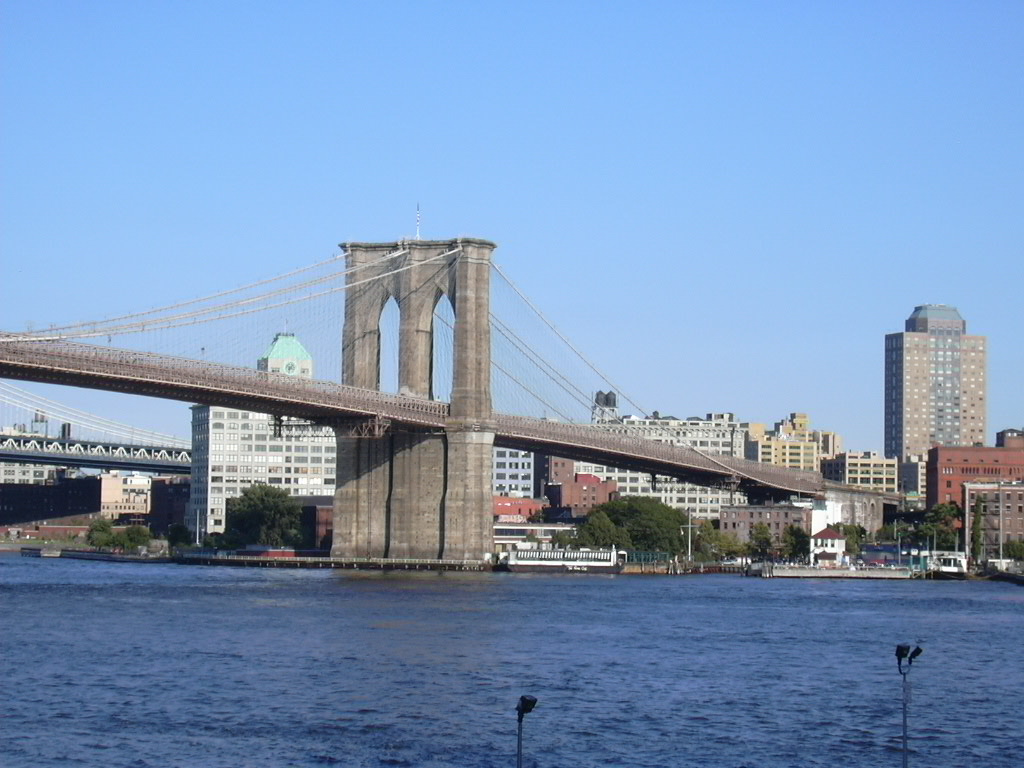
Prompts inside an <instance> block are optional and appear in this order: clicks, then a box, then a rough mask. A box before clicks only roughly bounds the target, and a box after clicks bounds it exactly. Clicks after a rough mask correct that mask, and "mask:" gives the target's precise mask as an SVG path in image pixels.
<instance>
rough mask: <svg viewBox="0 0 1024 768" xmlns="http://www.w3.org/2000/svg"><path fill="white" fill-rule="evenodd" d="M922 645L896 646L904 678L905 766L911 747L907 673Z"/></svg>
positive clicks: (898, 666)
mask: <svg viewBox="0 0 1024 768" xmlns="http://www.w3.org/2000/svg"><path fill="white" fill-rule="evenodd" d="M923 652H924V651H923V649H922V648H921V646H919V645H918V646H915V647H914V650H910V646H909V645H902V644H901V645H897V646H896V668H897V669H898V670H899V672H900V677H902V678H903V768H907V759H908V756H909V754H910V753H909V748H908V745H907V707H908V705H909V704H910V681H909V680H907V675H908V674H909V673H910V667H911V666H912V665H913V663H914V659H916V658H917V657H918V656H920V655H921V654H922V653H923ZM904 660H906V662H907V668H906V669H904V668H903V661H904Z"/></svg>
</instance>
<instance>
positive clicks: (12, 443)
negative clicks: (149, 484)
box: [0, 434, 192, 475]
mask: <svg viewBox="0 0 1024 768" xmlns="http://www.w3.org/2000/svg"><path fill="white" fill-rule="evenodd" d="M0 461H4V462H17V463H19V464H48V465H51V466H61V467H90V468H94V469H122V470H126V471H136V472H158V473H161V474H171V475H187V474H188V473H189V471H190V468H191V464H192V456H191V451H189V450H188V449H187V448H176V447H170V446H160V445H129V444H127V443H114V442H101V441H94V440H73V439H69V438H61V437H42V436H39V435H5V434H0Z"/></svg>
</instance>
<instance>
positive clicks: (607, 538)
mask: <svg viewBox="0 0 1024 768" xmlns="http://www.w3.org/2000/svg"><path fill="white" fill-rule="evenodd" d="M575 546H576V547H577V548H578V547H612V548H614V549H632V546H633V544H632V542H631V541H630V538H629V533H627V532H626V530H625V529H624V528H620V527H619V526H617V525H615V523H613V522H612V521H611V519H610V518H609V517H608V514H607V513H606V512H604V511H603V510H601V509H600V508H598V509H595V510H594V511H593V512H591V513H590V515H589V516H588V517H587V522H585V523H584V524H583V525H581V526H580V527H579V528H578V529H577V533H576V543H575Z"/></svg>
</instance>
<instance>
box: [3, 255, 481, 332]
mask: <svg viewBox="0 0 1024 768" xmlns="http://www.w3.org/2000/svg"><path fill="white" fill-rule="evenodd" d="M460 251H461V248H453V249H452V250H450V251H446V252H444V253H441V254H438V255H437V256H434V257H432V258H430V259H425V260H424V261H421V262H416V263H410V264H406V265H404V266H401V267H398V268H397V269H392V270H389V271H387V272H383V273H381V274H379V275H374V276H373V277H369V278H366V279H364V280H357V281H355V282H350V283H346V284H344V285H340V286H337V287H334V288H328V289H326V290H322V291H318V292H315V293H307V294H305V295H303V296H297V297H295V298H291V299H287V300H285V301H279V302H275V303H272V304H261V305H259V306H249V307H247V308H245V309H238V308H239V307H244V306H246V305H251V304H253V303H255V302H260V301H265V300H266V299H268V298H273V297H275V296H281V295H284V294H288V293H294V292H295V291H297V290H301V289H303V288H310V287H313V286H315V285H319V284H322V283H326V282H330V281H332V280H336V279H338V278H339V277H343V276H345V275H348V274H351V273H353V272H355V271H357V270H359V269H364V268H366V267H368V266H372V264H376V263H379V261H382V260H384V259H390V258H394V257H396V256H400V255H402V254H403V253H408V251H407V250H399V251H395V252H392V253H390V254H387V255H386V256H384V257H382V258H381V259H380V260H378V261H377V262H373V263H372V264H363V265H358V266H356V267H353V268H352V269H349V270H344V271H342V272H338V273H334V274H331V275H329V276H326V277H319V278H315V279H314V280H309V281H306V282H303V283H299V284H296V285H293V286H289V287H286V288H281V289H278V290H275V291H271V292H269V293H265V294H261V295H259V296H253V297H249V298H245V299H240V300H238V301H233V302H228V303H226V304H220V305H216V306H214V307H206V308H203V309H199V310H195V311H193V312H185V313H181V314H178V315H171V316H168V317H161V318H155V319H152V320H142V321H137V322H133V323H125V324H122V325H114V326H106V327H101V326H99V325H98V324H80V325H79V326H78V327H82V328H83V330H81V331H78V332H75V333H68V334H64V333H57V334H54V332H53V329H51V330H47V331H45V332H40V335H32V334H29V335H15V336H12V337H11V338H17V339H20V340H23V341H56V340H61V339H70V338H78V339H85V338H96V337H101V336H115V335H123V334H130V333H141V332H145V331H154V330H166V329H169V328H181V327H183V326H188V325H199V324H201V323H208V322H213V321H215V320H225V319H228V318H233V317H241V316H243V315H250V314H254V313H257V312H265V311H268V310H271V309H278V308H280V307H285V306H289V305H291V304H297V303H299V302H303V301H309V300H312V299H317V298H321V297H323V296H329V295H331V294H335V293H341V292H344V291H347V290H348V289H350V288H355V287H357V286H360V285H363V284H365V283H369V282H372V281H374V280H380V279H383V278H385V277H390V276H391V275H396V274H398V273H400V272H404V271H406V270H409V269H412V268H413V267H416V266H422V265H423V264H428V263H431V262H434V261H439V260H441V259H444V258H447V257H449V256H451V255H453V254H456V253H459V252H460ZM230 310H235V311H230ZM215 313H216V314H215ZM88 325H91V327H89V328H85V327H84V326H88ZM55 330H60V329H55ZM44 333H45V335H42V334H44Z"/></svg>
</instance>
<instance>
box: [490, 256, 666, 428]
mask: <svg viewBox="0 0 1024 768" xmlns="http://www.w3.org/2000/svg"><path fill="white" fill-rule="evenodd" d="M492 266H493V267H494V271H495V272H497V273H498V274H499V275H500V276H501V278H502V279H503V280H504V281H505V282H506V283H508V285H509V287H510V288H512V290H513V291H515V293H516V295H517V296H519V298H520V299H522V300H523V301H524V302H525V303H526V305H527V306H528V307H529V308H530V309H531V310H533V312H534V313H535V314H536V315H537V317H539V318H540V319H541V321H542V322H543V323H544V324H545V325H546V326H547V327H548V328H549V329H551V331H552V332H553V333H554V334H555V335H556V336H558V338H559V339H561V340H562V343H564V344H565V345H566V346H567V347H569V349H570V350H572V352H573V354H575V355H576V356H577V357H578V358H579V359H580V360H582V361H583V363H584V364H585V365H586V366H587V367H588V368H590V370H592V371H593V372H594V373H596V374H597V375H598V376H599V377H600V378H601V380H602V381H604V382H605V383H606V384H608V386H609V387H610V388H611V389H612V390H614V391H615V392H617V393H618V394H619V395H620V396H621V397H622V399H623V400H624V401H626V402H627V403H631V404H632V405H634V406H635V407H636V408H637V409H638V410H639V411H640V412H641V413H644V414H646V413H647V411H646V410H644V408H643V407H641V406H640V405H639V404H638V403H637V402H636V401H635V400H633V399H632V398H631V397H629V396H628V395H627V394H626V392H625V391H624V390H623V389H622V388H621V387H619V386H618V385H617V384H615V383H614V382H613V381H612V380H611V379H609V378H608V376H606V375H605V374H604V373H603V372H602V371H601V370H600V369H598V367H597V366H596V365H595V364H594V363H592V362H591V361H590V360H589V359H588V358H587V357H586V355H584V354H583V353H582V352H580V351H579V350H578V349H577V348H576V346H575V345H574V344H573V343H572V342H571V341H569V339H568V338H566V336H565V334H563V333H562V332H561V331H560V330H559V329H558V328H557V327H556V326H555V325H554V323H552V322H551V321H550V320H548V318H547V316H546V315H545V314H544V313H543V312H541V311H540V309H538V307H537V305H536V304H534V303H533V302H532V301H530V299H529V298H528V297H527V296H526V294H524V293H523V292H522V291H521V290H519V287H518V286H517V285H516V284H515V283H514V282H512V279H511V278H510V277H509V276H508V275H506V274H505V272H504V271H503V270H502V269H501V267H499V266H498V265H497V264H496V263H494V262H492Z"/></svg>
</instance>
